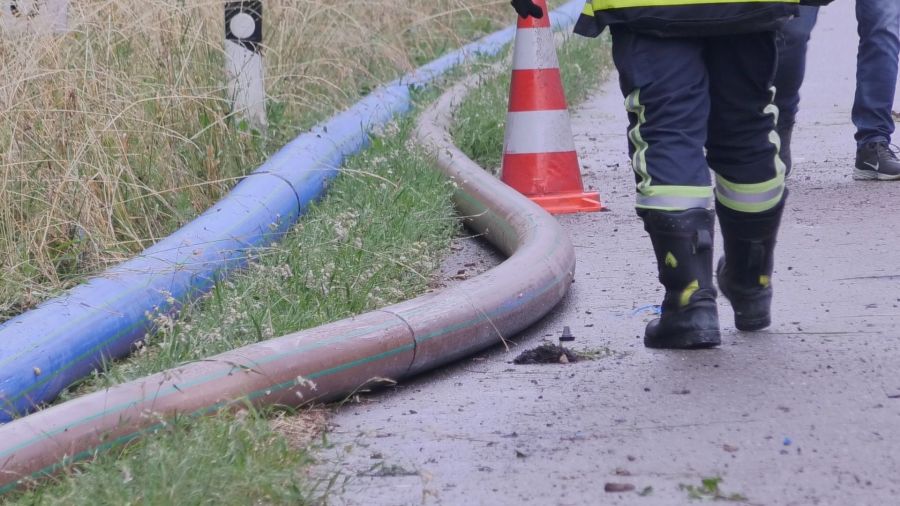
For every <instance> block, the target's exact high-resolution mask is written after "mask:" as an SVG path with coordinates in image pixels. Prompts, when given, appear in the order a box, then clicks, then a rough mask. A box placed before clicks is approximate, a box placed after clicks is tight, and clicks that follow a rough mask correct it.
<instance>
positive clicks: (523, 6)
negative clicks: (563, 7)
mask: <svg viewBox="0 0 900 506" xmlns="http://www.w3.org/2000/svg"><path fill="white" fill-rule="evenodd" d="M509 4H510V5H512V6H513V9H515V10H516V12H518V13H519V16H522V17H523V18H528V16H531V17H533V18H537V19H541V18H542V17H544V11H543V10H542V9H541V8H540V7H538V6H537V5H535V4H534V2H532V1H531V0H512V1H511V2H509Z"/></svg>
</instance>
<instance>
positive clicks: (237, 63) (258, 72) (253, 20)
mask: <svg viewBox="0 0 900 506" xmlns="http://www.w3.org/2000/svg"><path fill="white" fill-rule="evenodd" d="M225 67H226V68H225V72H226V74H227V76H228V96H229V97H230V98H231V101H232V102H231V103H232V110H233V111H234V113H235V115H236V116H237V118H238V119H239V120H240V119H245V120H247V122H248V123H249V124H250V126H252V127H253V128H255V129H257V130H259V131H260V132H265V131H266V126H267V125H268V121H267V119H266V88H265V83H264V78H263V59H262V2H261V1H240V2H226V3H225Z"/></svg>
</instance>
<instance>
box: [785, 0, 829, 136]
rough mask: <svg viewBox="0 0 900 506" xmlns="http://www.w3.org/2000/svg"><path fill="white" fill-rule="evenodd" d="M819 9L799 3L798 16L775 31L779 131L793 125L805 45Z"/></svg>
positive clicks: (803, 70)
mask: <svg viewBox="0 0 900 506" xmlns="http://www.w3.org/2000/svg"><path fill="white" fill-rule="evenodd" d="M818 16H819V8H818V7H813V6H810V5H801V6H800V15H799V16H797V17H796V18H794V19H792V20H790V21H788V22H787V23H785V24H784V26H783V27H782V28H781V30H780V31H779V33H778V71H777V72H776V74H775V105H776V106H778V127H779V131H782V130H783V129H784V128H790V127H793V126H794V122H795V121H796V117H797V110H798V109H799V108H800V85H802V84H803V77H804V76H805V75H806V48H807V46H808V45H809V36H810V34H811V33H812V29H813V27H815V26H816V19H818Z"/></svg>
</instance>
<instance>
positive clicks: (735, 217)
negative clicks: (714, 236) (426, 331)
mask: <svg viewBox="0 0 900 506" xmlns="http://www.w3.org/2000/svg"><path fill="white" fill-rule="evenodd" d="M786 199H787V190H785V192H784V197H783V198H782V199H781V202H780V203H779V204H778V205H777V206H775V207H773V208H772V209H769V210H768V211H765V212H762V213H742V212H739V211H734V210H732V209H729V208H727V207H725V206H723V205H722V204H720V203H719V202H716V213H717V214H718V215H719V226H720V227H721V229H722V237H723V239H724V240H725V256H723V257H722V258H720V259H719V265H718V267H717V268H716V278H717V280H718V282H719V289H720V290H722V295H724V296H725V297H726V298H727V299H728V300H729V301H730V302H731V307H732V309H734V326H735V327H737V328H738V329H739V330H760V329H764V328H766V327H768V326H769V325H771V323H772V316H771V307H772V269H773V266H774V260H775V255H774V252H775V238H776V236H777V235H778V225H779V224H780V223H781V214H782V212H783V211H784V202H785V200H786Z"/></svg>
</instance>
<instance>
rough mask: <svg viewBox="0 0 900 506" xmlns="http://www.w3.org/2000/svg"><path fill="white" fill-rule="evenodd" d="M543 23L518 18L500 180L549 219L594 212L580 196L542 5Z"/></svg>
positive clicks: (594, 197) (594, 204)
mask: <svg viewBox="0 0 900 506" xmlns="http://www.w3.org/2000/svg"><path fill="white" fill-rule="evenodd" d="M534 3H535V4H537V5H538V6H540V7H541V9H542V10H543V11H544V17H542V18H541V19H535V18H533V17H529V18H526V19H523V18H522V17H521V16H519V22H518V26H517V30H516V42H515V50H514V53H513V71H512V81H511V83H510V87H509V109H508V114H507V116H506V134H505V138H504V141H503V166H502V176H501V179H502V180H503V182H504V183H506V184H508V185H509V186H511V187H513V188H514V189H516V190H517V191H518V192H519V193H522V194H523V195H525V196H526V197H528V198H529V199H531V200H532V201H534V202H535V203H536V204H538V205H540V206H541V207H543V208H544V209H546V210H547V211H548V212H550V213H553V214H564V213H577V212H585V211H600V210H602V209H603V205H602V204H601V203H600V196H599V194H597V193H596V192H590V193H586V192H585V191H584V186H583V185H582V182H581V169H580V168H579V164H578V155H577V154H576V153H575V142H574V140H573V138H572V125H571V123H570V121H569V112H568V108H567V105H566V96H565V93H564V92H563V87H562V78H561V77H560V73H559V61H558V59H557V56H556V44H555V42H554V40H553V32H552V31H551V30H550V13H549V11H548V10H547V4H546V1H545V0H535V1H534Z"/></svg>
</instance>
